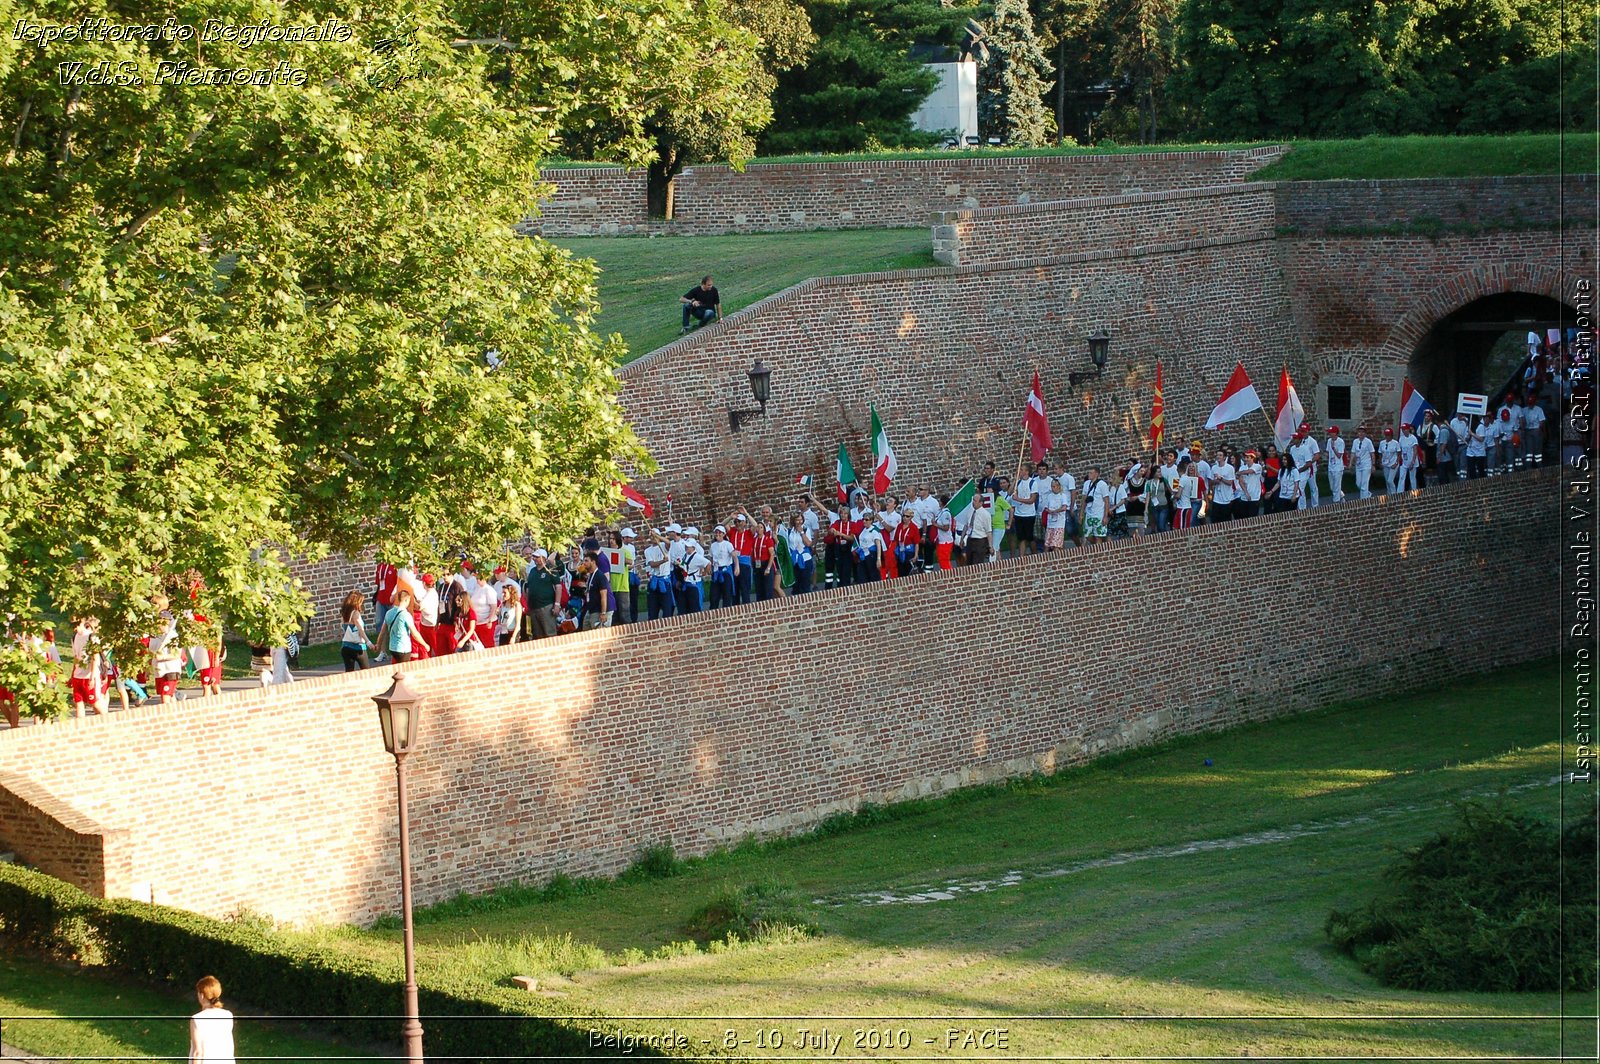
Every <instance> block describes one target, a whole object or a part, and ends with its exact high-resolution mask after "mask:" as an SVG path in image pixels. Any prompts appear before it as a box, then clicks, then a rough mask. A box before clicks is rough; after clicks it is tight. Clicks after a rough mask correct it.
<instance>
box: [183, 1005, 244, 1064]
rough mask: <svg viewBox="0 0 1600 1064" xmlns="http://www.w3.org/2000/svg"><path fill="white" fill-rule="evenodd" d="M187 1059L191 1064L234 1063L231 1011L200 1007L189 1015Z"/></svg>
mask: <svg viewBox="0 0 1600 1064" xmlns="http://www.w3.org/2000/svg"><path fill="white" fill-rule="evenodd" d="M189 1060H190V1061H191V1062H193V1064H234V1059H233V1013H231V1012H229V1011H228V1010H227V1009H202V1010H201V1011H199V1012H197V1013H195V1014H194V1015H193V1016H191V1017H189Z"/></svg>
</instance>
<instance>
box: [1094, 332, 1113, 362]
mask: <svg viewBox="0 0 1600 1064" xmlns="http://www.w3.org/2000/svg"><path fill="white" fill-rule="evenodd" d="M1110 350H1111V336H1110V335H1109V334H1108V333H1105V332H1097V333H1095V334H1094V335H1093V336H1091V337H1089V361H1090V362H1093V363H1094V364H1095V366H1096V367H1098V368H1100V369H1104V368H1105V365H1106V356H1107V355H1108V354H1109V353H1110Z"/></svg>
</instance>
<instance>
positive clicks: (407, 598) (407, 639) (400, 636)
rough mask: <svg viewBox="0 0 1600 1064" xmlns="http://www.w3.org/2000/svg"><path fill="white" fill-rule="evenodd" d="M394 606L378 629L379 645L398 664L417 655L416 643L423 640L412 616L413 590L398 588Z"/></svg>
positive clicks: (390, 608)
mask: <svg viewBox="0 0 1600 1064" xmlns="http://www.w3.org/2000/svg"><path fill="white" fill-rule="evenodd" d="M393 601H394V604H393V605H392V606H390V607H389V614H388V616H386V617H385V618H384V619H383V627H381V628H379V629H378V638H377V640H376V642H377V644H378V645H379V646H381V647H383V648H384V649H386V650H387V651H388V652H389V657H390V658H391V659H392V660H394V661H396V662H402V663H403V662H407V661H410V660H411V659H412V657H413V656H414V655H415V654H416V645H415V644H416V643H418V642H421V640H422V630H421V629H420V628H418V627H417V622H416V620H415V619H414V618H413V617H412V616H411V589H410V588H406V587H400V588H396V589H395V592H394V600H393Z"/></svg>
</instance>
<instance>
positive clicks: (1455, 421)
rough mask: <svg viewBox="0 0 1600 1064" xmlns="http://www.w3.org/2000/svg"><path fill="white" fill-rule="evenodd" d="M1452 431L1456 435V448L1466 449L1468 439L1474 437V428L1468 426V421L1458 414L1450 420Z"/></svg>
mask: <svg viewBox="0 0 1600 1064" xmlns="http://www.w3.org/2000/svg"><path fill="white" fill-rule="evenodd" d="M1450 431H1451V432H1452V433H1453V434H1454V435H1455V438H1456V446H1457V447H1465V446H1466V444H1467V437H1468V436H1471V435H1472V426H1471V425H1469V424H1467V419H1466V418H1464V417H1462V416H1461V415H1460V414H1457V415H1456V416H1455V417H1453V418H1451V419H1450Z"/></svg>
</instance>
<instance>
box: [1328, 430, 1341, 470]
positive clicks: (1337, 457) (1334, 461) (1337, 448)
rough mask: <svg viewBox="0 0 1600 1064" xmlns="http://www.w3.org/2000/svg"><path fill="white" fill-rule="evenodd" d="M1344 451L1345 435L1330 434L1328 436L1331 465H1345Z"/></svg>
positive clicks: (1329, 462) (1329, 461)
mask: <svg viewBox="0 0 1600 1064" xmlns="http://www.w3.org/2000/svg"><path fill="white" fill-rule="evenodd" d="M1344 452H1345V446H1344V437H1343V436H1329V437H1328V464H1329V465H1331V466H1332V465H1340V466H1342V465H1344Z"/></svg>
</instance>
